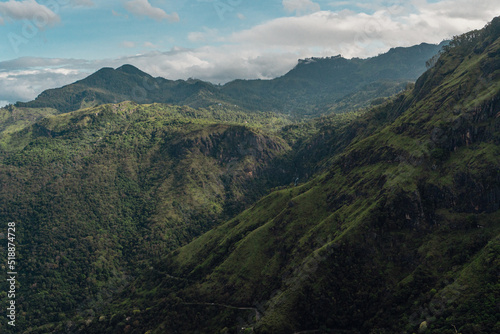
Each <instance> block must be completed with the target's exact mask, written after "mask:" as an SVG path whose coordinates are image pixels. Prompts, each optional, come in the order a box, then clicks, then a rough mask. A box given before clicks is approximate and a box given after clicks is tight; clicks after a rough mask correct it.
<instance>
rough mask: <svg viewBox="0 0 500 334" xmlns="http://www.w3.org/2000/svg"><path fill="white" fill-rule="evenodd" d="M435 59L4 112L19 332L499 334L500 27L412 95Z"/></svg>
mask: <svg viewBox="0 0 500 334" xmlns="http://www.w3.org/2000/svg"><path fill="white" fill-rule="evenodd" d="M433 48H438V46H428V45H421V46H417V47H414V48H409V49H405V48H397V49H394V50H391V51H390V52H389V53H387V54H386V55H381V56H379V57H376V58H372V59H369V60H361V59H353V60H346V59H343V58H340V57H337V58H333V59H310V60H305V61H302V62H300V63H299V65H298V66H297V67H296V68H295V69H294V70H292V71H291V72H290V73H289V74H287V75H285V76H284V77H282V78H277V79H275V80H270V81H264V80H261V81H241V82H239V81H237V82H233V83H230V84H228V85H225V86H222V87H218V86H214V85H211V84H208V83H204V82H201V81H198V80H189V81H168V80H165V79H158V78H152V77H150V76H149V75H147V74H146V73H143V72H141V71H140V70H138V69H136V68H134V67H132V66H128V65H125V66H123V67H121V68H119V69H116V70H113V69H102V70H100V71H99V72H97V73H95V74H94V75H92V76H90V77H88V78H86V79H84V80H82V81H80V82H78V83H75V84H73V85H69V86H66V87H63V88H61V89H56V90H50V91H46V92H44V93H42V94H41V95H40V97H39V98H38V99H36V100H35V101H32V102H29V103H27V104H22V103H18V104H16V105H15V106H9V107H7V108H3V109H0V184H1V187H0V221H3V222H10V221H13V222H16V245H17V251H18V254H17V260H18V262H19V263H18V266H17V270H18V272H19V276H18V286H17V287H16V289H17V293H16V294H17V297H16V305H17V319H16V328H12V327H10V326H7V325H6V322H1V323H0V332H1V333H26V334H27V333H30V334H34V333H39V334H47V333H82V334H83V333H89V334H93V333H95V334H105V333H141V334H144V333H148V334H153V333H162V334H163V333H273V334H275V333H276V334H279V333H284V334H288V333H349V334H354V333H373V334H375V333H379V334H382V333H427V334H429V333H436V334H437V333H440V334H441V333H444V334H447V333H450V334H453V333H462V334H468V333H497V332H500V308H499V305H500V284H499V282H500V279H499V278H500V224H499V223H498V222H499V219H500V158H499V156H500V155H499V153H500V149H499V144H500V123H499V122H500V65H499V64H500V19H499V18H496V19H494V20H493V21H492V22H491V23H490V24H489V25H487V26H486V27H485V28H484V29H483V30H480V31H472V32H470V33H467V34H464V35H461V36H457V37H455V38H454V39H453V40H452V41H451V42H450V44H449V45H448V46H446V47H445V48H444V50H443V52H442V54H441V55H440V56H439V58H438V59H437V58H435V59H434V60H433V61H432V62H429V65H432V67H430V68H429V69H428V70H427V71H426V72H425V73H424V74H423V75H422V76H420V78H418V80H416V82H415V83H414V84H409V85H408V84H407V81H408V80H410V81H412V79H411V78H410V79H407V78H406V77H405V78H403V77H402V76H403V75H406V74H408V75H413V74H414V75H415V77H416V76H417V74H418V72H419V68H418V66H416V65H415V66H413V65H411V66H410V65H409V64H410V63H412V62H413V61H414V60H415V59H424V58H425V59H428V58H430V57H427V54H426V53H425V52H427V51H429V52H430V51H431V50H434V52H435V51H436V50H437V49H433ZM416 50H427V51H425V52H424V51H421V52H416ZM420 57H421V58H420ZM391 62H393V64H392V66H391V64H390V63H391ZM370 63H371V64H372V65H369V64H370ZM339 64H341V65H342V66H340V65H339ZM412 66H413V67H412ZM423 66H425V65H423ZM329 67H331V68H330V70H332V69H333V70H335V71H337V72H335V73H337V74H338V75H337V76H336V79H335V80H330V79H331V78H328V77H319V75H320V74H321V73H327V72H328V71H327V70H326V69H328V68H329ZM341 67H342V70H340V68H341ZM344 70H345V72H343V71H344ZM354 70H355V72H356V71H357V72H356V75H357V76H355V75H354V74H353V73H355V72H353V71H354ZM412 71H413V72H412ZM422 71H423V70H422ZM315 73H316V74H315ZM340 74H342V75H340ZM338 78H344V79H343V80H344V81H345V80H347V78H353V79H352V80H351V81H352V85H351V86H350V88H349V87H346V88H345V91H342V92H340V93H338V94H337V93H335V91H336V90H335V89H333V90H332V89H331V87H330V88H327V87H325V89H321V90H316V88H315V87H319V86H325V85H326V86H328V85H329V84H332V85H333V83H332V82H335V84H337V85H338V84H339V82H342V81H338V80H337V79H338ZM367 78H372V79H371V80H368V79H367ZM358 79H359V80H358ZM304 82H309V83H310V85H308V87H309V88H307V87H305V86H304V85H303V83H304ZM267 85H273V86H267ZM274 85H275V86H274ZM315 85H316V86H315ZM137 87H139V90H138V89H137ZM141 87H142V89H143V91H142V93H144V92H146V94H143V95H141V96H142V98H141V101H136V102H130V101H121V100H122V99H124V100H130V97H131V96H132V95H131V94H132V92H135V93H137V94H139V93H138V92H139V91H140V90H141ZM265 87H267V88H265ZM280 87H282V88H280ZM332 87H333V86H332ZM264 88H265V89H264ZM280 89H282V90H280ZM308 89H309V90H308ZM264 92H265V93H264ZM293 92H295V93H293ZM313 92H315V93H313ZM395 92H399V94H397V95H394V96H392V97H387V96H388V95H390V94H392V93H395ZM240 93H241V94H240ZM280 94H281V95H280ZM286 94H290V95H286ZM385 94H387V96H386V95H385ZM137 96H139V95H137ZM145 96H146V97H147V98H151V100H147V99H146V98H144V97H145ZM287 96H288V97H287ZM236 97H238V99H239V100H238V101H239V102H238V103H237V102H236ZM157 98H158V99H162V100H159V101H157ZM293 99H296V100H293ZM132 100H133V99H132ZM120 101H121V102H120ZM251 101H254V105H253V107H250V106H251V105H250V102H251ZM277 101H281V102H280V103H282V104H281V105H280V104H279V103H278V102H277ZM283 101H284V102H283ZM137 102H141V103H142V104H138V103H137ZM153 102H158V103H153ZM160 102H161V103H160ZM275 103H278V104H275ZM283 103H285V104H283ZM286 103H292V104H294V105H295V106H297V108H296V109H294V110H296V111H297V114H294V112H292V111H290V109H289V108H288V107H289V106H288V105H287V104H286ZM176 104H181V105H176ZM367 105H371V108H370V109H364V111H359V109H360V108H364V107H365V106H367ZM283 106H284V107H283ZM283 108H284V109H283ZM259 110H266V112H262V111H259ZM272 110H274V111H276V110H278V111H280V112H279V113H276V112H272ZM328 110H329V111H333V112H337V113H333V114H330V115H327V116H322V117H318V118H313V119H307V118H306V119H304V116H305V115H308V114H309V115H311V114H321V113H323V112H325V113H326V112H327V111H328ZM353 110H357V111H353ZM283 111H284V112H283ZM349 111H350V112H349ZM339 112H342V113H339ZM297 115H300V116H301V117H300V119H297V118H296V117H295V116H297ZM6 230H7V228H6V227H5V228H4V231H0V239H2V241H6V240H5V239H6V233H5V232H6ZM0 256H2V257H3V258H4V259H6V258H7V249H6V248H1V251H0ZM1 268H2V272H3V273H4V275H5V274H6V273H7V271H8V270H7V267H6V263H4V264H2V267H1ZM0 278H2V279H1V280H0V282H1V283H0V303H2V305H7V303H8V300H9V298H8V296H7V291H8V284H9V283H8V282H7V281H6V279H4V276H3V275H0Z"/></svg>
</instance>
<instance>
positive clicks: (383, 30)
mask: <svg viewBox="0 0 500 334" xmlns="http://www.w3.org/2000/svg"><path fill="white" fill-rule="evenodd" d="M499 14H500V2H499V1H497V0H472V1H471V0H468V1H467V0H427V1H426V0H410V1H406V0H375V1H368V0H360V1H332V0H274V1H273V0H252V1H248V0H247V1H245V0H177V1H174V0H106V1H104V0H19V1H15V0H8V1H0V38H1V42H0V106H1V105H5V104H7V103H14V102H16V101H28V100H32V99H34V98H35V97H36V96H37V95H38V94H40V93H41V92H42V91H43V90H45V89H48V88H55V87H60V86H63V85H65V84H69V83H72V82H74V81H76V80H79V79H82V78H84V77H86V76H88V75H89V74H91V73H92V72H95V71H96V70H98V69H99V68H101V67H115V68H116V67H119V66H121V65H123V64H125V63H128V64H132V65H135V66H137V67H139V68H140V69H141V70H143V71H145V72H147V73H150V74H151V75H153V76H162V77H165V78H168V79H187V78H190V77H194V78H199V79H202V80H206V81H210V82H213V83H225V82H228V81H231V80H234V79H256V78H260V79H269V78H274V77H277V76H280V75H283V74H285V73H286V72H287V71H289V70H290V69H292V68H293V66H295V65H296V63H297V59H299V58H306V57H312V56H316V57H325V56H333V55H337V54H342V56H344V57H346V58H351V57H362V58H366V57H370V56H375V55H377V54H379V53H382V52H386V51H388V50H389V49H390V48H391V47H397V46H412V45H416V44H420V43H422V42H426V43H435V44H437V43H439V42H441V41H443V40H444V39H449V38H451V37H453V36H454V35H458V34H461V33H464V32H467V31H470V30H473V29H480V28H482V27H483V26H484V25H485V24H486V23H487V22H489V21H491V19H493V18H494V17H495V16H498V15H499Z"/></svg>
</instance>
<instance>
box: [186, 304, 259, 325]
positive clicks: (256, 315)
mask: <svg viewBox="0 0 500 334" xmlns="http://www.w3.org/2000/svg"><path fill="white" fill-rule="evenodd" d="M182 304H183V305H203V306H218V307H224V308H229V309H233V310H249V311H255V321H259V320H260V318H261V316H262V315H261V314H260V312H259V310H258V309H257V308H255V307H250V306H234V305H227V304H219V303H182Z"/></svg>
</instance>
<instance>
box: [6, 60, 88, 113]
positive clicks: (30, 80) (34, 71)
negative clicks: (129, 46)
mask: <svg viewBox="0 0 500 334" xmlns="http://www.w3.org/2000/svg"><path fill="white" fill-rule="evenodd" d="M77 62H78V61H76V60H71V59H67V60H62V59H45V60H44V59H42V58H20V59H16V60H14V61H9V62H0V87H2V90H1V93H0V100H3V101H8V102H9V103H15V102H17V101H30V100H33V99H34V98H35V97H36V96H37V95H38V94H40V93H41V92H42V91H44V90H45V89H48V88H55V87H61V86H63V85H66V84H68V83H70V82H74V81H76V80H79V79H82V78H84V77H85V76H87V75H88V74H89V73H90V72H88V71H84V70H83V68H71V67H73V66H74V65H76V63H77ZM79 62H80V63H81V64H82V65H84V64H85V63H87V62H86V61H79ZM28 64H29V66H27V65H28ZM61 65H62V66H64V67H59V66H61ZM40 67H43V69H40Z"/></svg>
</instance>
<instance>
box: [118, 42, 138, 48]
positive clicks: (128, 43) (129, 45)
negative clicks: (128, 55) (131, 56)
mask: <svg viewBox="0 0 500 334" xmlns="http://www.w3.org/2000/svg"><path fill="white" fill-rule="evenodd" d="M121 45H122V46H123V47H124V48H129V49H130V48H135V43H134V42H130V41H123V42H122V44H121Z"/></svg>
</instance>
